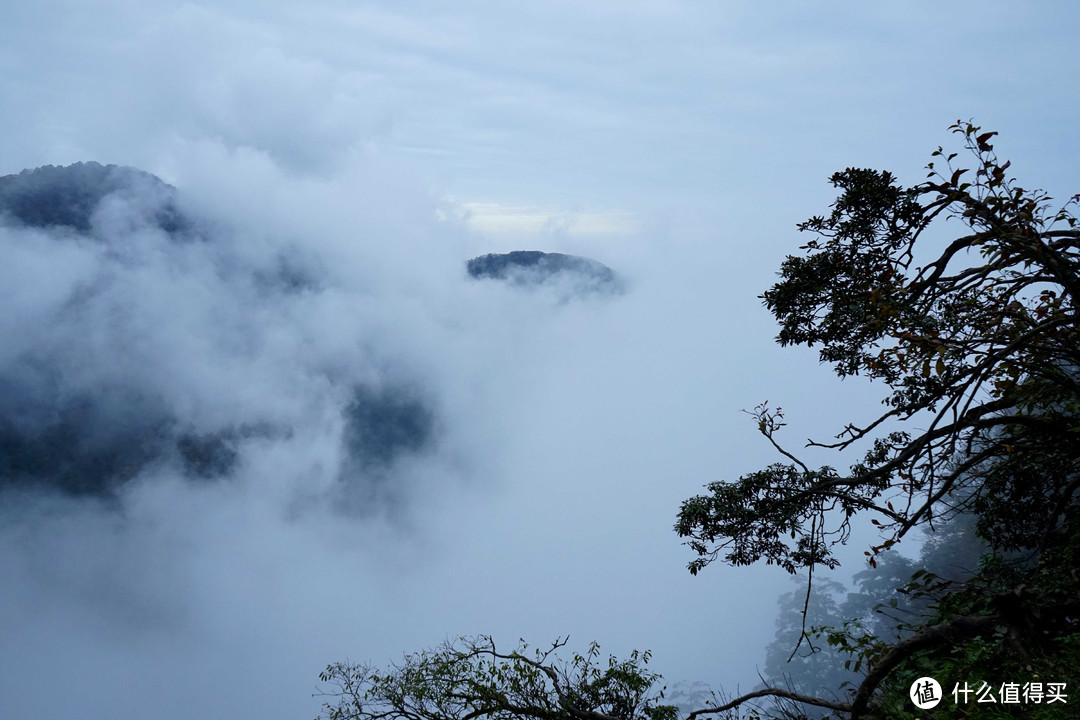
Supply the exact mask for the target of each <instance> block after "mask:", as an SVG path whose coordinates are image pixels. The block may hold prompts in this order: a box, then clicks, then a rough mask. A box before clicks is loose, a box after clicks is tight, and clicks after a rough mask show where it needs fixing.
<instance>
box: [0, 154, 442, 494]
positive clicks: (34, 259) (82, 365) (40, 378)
mask: <svg viewBox="0 0 1080 720" xmlns="http://www.w3.org/2000/svg"><path fill="white" fill-rule="evenodd" d="M178 197H179V194H178V191H177V189H176V188H174V187H172V186H171V185H169V184H167V183H165V182H163V181H162V180H160V179H159V178H157V177H156V176H154V175H152V174H150V173H147V172H143V171H141V170H137V169H134V168H129V167H120V166H116V165H102V164H100V163H96V162H84V163H76V164H74V165H70V166H67V167H56V166H51V165H49V166H45V167H40V168H37V169H34V170H24V171H22V172H20V173H18V174H15V175H7V176H4V177H0V257H5V258H6V259H7V260H8V261H10V262H12V263H13V262H16V261H19V262H22V263H24V265H23V267H25V268H27V270H19V269H16V268H18V267H19V266H17V265H14V264H10V265H9V269H8V271H7V272H6V274H0V298H7V299H8V300H7V301H6V302H4V303H3V304H2V305H0V329H8V330H7V334H8V335H9V337H7V338H6V339H5V342H4V346H3V347H0V489H3V488H22V489H34V490H37V491H40V492H48V493H60V494H64V495H69V496H96V497H106V498H107V497H112V496H114V495H115V493H116V492H117V490H118V489H120V488H121V487H122V486H123V485H124V484H125V483H127V482H129V481H130V480H132V479H133V478H136V477H138V476H140V474H146V473H157V472H167V473H169V472H171V473H172V474H174V475H180V476H182V477H184V478H186V479H187V480H188V481H191V482H210V481H220V480H224V479H227V478H229V477H230V476H232V475H233V474H234V473H235V472H237V469H238V468H239V467H240V465H241V464H242V462H243V458H244V453H245V450H246V449H248V448H250V447H252V446H254V445H257V444H262V446H263V447H265V446H266V443H268V442H271V441H281V440H287V439H288V438H291V437H292V436H293V433H294V431H295V429H296V428H294V427H291V426H290V424H289V423H290V422H293V421H290V420H282V419H280V418H278V419H277V420H273V421H271V420H268V419H262V418H260V417H258V413H260V412H264V410H263V409H262V408H263V407H264V405H271V406H272V403H264V402H262V400H261V398H263V397H266V396H271V397H272V396H273V395H274V394H275V393H284V392H285V391H287V389H288V388H287V387H285V388H283V386H287V385H289V384H295V378H293V377H292V376H290V375H288V371H289V370H291V369H292V368H291V366H290V367H288V369H287V370H281V371H279V372H281V373H283V374H282V375H270V376H269V377H267V376H259V377H258V378H255V377H253V376H254V375H255V369H257V368H264V367H265V366H264V365H260V362H261V360H262V358H261V357H260V356H259V354H258V352H259V351H258V348H259V346H260V343H263V342H264V340H263V339H262V338H265V337H267V336H273V337H280V335H281V333H285V332H293V331H296V332H299V333H301V334H302V333H303V332H304V330H305V328H306V327H307V325H305V324H304V323H305V322H314V321H315V319H314V318H308V319H307V320H306V321H305V319H304V317H303V316H300V317H299V318H298V319H296V318H295V313H297V312H299V311H297V310H296V308H297V307H298V306H301V305H302V306H303V307H308V306H307V305H303V303H304V302H306V301H307V299H308V298H310V296H311V295H317V294H318V293H321V292H323V291H324V290H326V289H327V288H325V287H323V286H322V284H321V280H320V278H319V277H318V272H319V270H318V263H317V262H313V261H311V260H310V258H308V257H306V256H304V255H303V253H301V252H299V251H297V250H296V249H295V248H290V247H286V248H284V249H283V250H280V251H278V252H277V254H276V255H274V254H273V252H274V251H268V253H269V255H268V256H267V257H253V256H252V255H251V254H244V253H243V252H238V251H237V250H236V248H238V247H242V246H241V245H239V244H238V243H235V242H230V241H229V239H228V238H227V237H226V233H227V232H228V230H227V229H226V228H222V227H220V226H219V225H215V224H213V223H207V222H204V221H203V220H202V219H200V218H198V217H193V216H191V215H190V214H187V213H185V212H183V211H182V210H181V209H180V204H179V200H178ZM211 227H212V228H215V229H214V230H213V231H212V232H211V231H209V230H207V229H206V228H211ZM148 230H149V231H150V232H149V233H147V232H146V231H148ZM154 233H157V234H158V236H159V237H156V236H155V235H154ZM215 233H216V234H215ZM129 236H130V237H137V238H140V242H138V243H134V244H132V243H128V242H127V238H128V237H129ZM83 239H86V240H88V241H89V242H82V240H83ZM191 240H198V241H199V242H189V241H191ZM31 275H34V276H33V277H30V276H31ZM5 278H7V279H8V280H9V281H10V282H8V283H7V284H8V285H9V286H10V287H7V288H5V287H3V285H4V282H5ZM305 294H307V295H306V296H305ZM267 308H276V309H280V310H281V313H282V314H283V315H286V316H289V318H290V319H289V320H282V319H281V318H280V317H279V316H277V315H275V314H274V313H272V312H266V309H267ZM290 322H293V323H294V325H290V324H289V323H290ZM295 323H300V325H299V326H298V327H297V326H296V325H295ZM188 348H197V351H192V352H191V353H190V354H189V353H188ZM177 355H183V358H184V359H182V360H178V359H176V356H177ZM133 358H137V359H133ZM287 359H288V360H289V361H290V362H295V363H296V365H297V367H298V368H299V370H300V371H302V372H307V368H308V367H309V365H308V364H310V367H315V368H317V369H316V370H315V371H313V374H315V375H318V374H319V373H320V372H321V373H324V375H322V376H320V377H317V378H316V379H315V380H314V381H313V384H314V386H315V387H317V388H318V389H319V390H320V391H321V392H323V393H324V394H323V395H321V396H320V402H322V403H324V408H323V409H316V410H314V411H312V412H313V413H314V414H317V415H318V416H319V417H320V418H325V417H327V416H329V417H334V416H335V415H336V416H337V418H338V422H337V424H336V425H334V424H331V425H329V427H330V428H331V431H333V428H334V427H337V428H339V430H338V433H339V436H338V437H337V438H336V440H337V444H338V451H337V453H336V454H335V455H334V458H335V459H336V462H337V464H338V467H337V470H336V474H337V477H338V480H339V485H341V486H342V487H343V488H346V489H347V488H349V487H352V488H359V489H360V490H361V492H351V491H348V490H346V493H347V494H351V495H353V496H359V497H362V498H364V500H365V501H370V500H372V499H373V498H374V499H379V498H380V497H382V496H384V495H386V493H383V492H382V491H381V490H380V491H379V492H373V491H372V490H371V489H372V488H374V487H382V486H384V485H385V484H386V483H387V482H388V480H387V479H388V478H389V477H390V475H391V474H392V471H393V470H394V468H395V466H396V464H397V463H399V462H400V461H402V460H403V459H404V458H407V457H409V456H413V455H419V454H422V453H425V452H427V451H428V450H429V449H430V448H431V447H432V446H433V443H434V437H435V432H434V428H435V426H436V416H435V412H434V410H433V409H432V403H431V401H430V399H429V395H428V394H425V393H424V392H423V391H422V389H421V388H420V387H419V383H416V382H410V381H408V380H403V379H401V378H400V377H394V378H387V377H380V376H378V375H377V374H376V375H375V376H374V377H371V372H370V370H368V371H367V372H368V374H367V375H363V376H362V375H361V372H360V370H357V371H356V372H355V374H352V375H350V372H349V369H348V368H344V369H341V368H334V369H332V370H324V369H322V368H320V367H319V360H318V358H317V357H314V358H309V357H304V356H303V355H300V357H299V358H298V359H297V358H295V357H294V356H288V358H287ZM229 366H233V367H239V368H241V371H240V372H241V376H242V377H250V378H252V379H251V380H250V389H246V388H245V387H241V386H243V384H244V382H247V380H245V381H243V382H241V383H240V386H238V388H237V389H238V392H237V393H236V396H237V397H240V398H244V397H246V395H245V393H248V395H247V396H251V395H254V396H256V397H258V398H259V400H258V401H257V402H253V403H252V405H253V407H252V408H248V407H246V406H243V404H242V403H241V407H240V408H239V411H238V412H235V413H233V414H234V415H239V416H245V415H246V416H252V415H254V416H255V418H254V419H253V420H250V421H247V420H244V421H231V420H221V419H214V420H208V419H207V416H211V417H214V416H215V413H214V412H202V413H201V414H200V412H199V411H200V410H203V411H205V410H206V408H207V407H210V408H212V409H213V410H214V411H215V412H217V416H221V415H224V416H226V417H227V416H229V414H230V412H232V410H234V408H233V407H231V406H230V403H231V404H232V405H235V404H236V402H235V401H234V400H231V399H230V398H229V397H221V395H220V394H221V389H220V388H219V387H218V385H219V383H218V381H217V380H216V379H215V378H217V377H218V376H219V372H220V371H219V370H218V368H219V367H229ZM245 373H246V375H245ZM361 376H362V377H364V378H365V379H364V380H360V379H359V378H360V377H361ZM260 382H262V383H264V384H263V385H259V383H260ZM256 405H257V407H255V406H256ZM223 407H224V408H225V409H224V410H222V408H223ZM286 417H289V416H288V415H287V414H286ZM299 422H302V421H299ZM332 472H333V471H332Z"/></svg>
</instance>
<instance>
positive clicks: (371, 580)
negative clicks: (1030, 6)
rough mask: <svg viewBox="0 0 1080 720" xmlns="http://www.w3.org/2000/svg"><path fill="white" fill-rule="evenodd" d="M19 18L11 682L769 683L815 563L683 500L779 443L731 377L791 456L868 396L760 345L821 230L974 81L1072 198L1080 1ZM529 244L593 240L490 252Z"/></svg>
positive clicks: (286, 685) (932, 137)
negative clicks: (452, 650) (782, 420)
mask: <svg viewBox="0 0 1080 720" xmlns="http://www.w3.org/2000/svg"><path fill="white" fill-rule="evenodd" d="M8 15H9V16H8V17H7V18H5V22H4V23H0V41H2V42H0V47H3V48H4V50H3V51H2V52H0V67H2V68H3V69H4V72H3V73H0V116H2V117H3V119H4V127H5V133H4V136H3V137H2V138H0V176H4V177H2V178H0V338H2V339H3V341H2V342H0V573H2V575H3V577H4V582H3V583H0V638H3V641H2V643H0V716H3V717H5V718H7V717H12V718H22V717H35V718H43V719H45V720H51V719H54V718H55V719H59V718H72V717H78V718H88V719H93V718H117V717H153V718H163V719H165V720H169V719H171V718H189V717H239V718H246V717H252V718H254V717H259V718H295V717H302V718H304V717H306V718H310V717H314V716H315V715H316V714H317V713H318V711H319V707H320V699H319V698H318V697H313V694H314V693H316V692H317V691H318V688H317V676H318V673H319V671H320V670H322V669H323V668H324V667H325V666H326V665H327V664H328V663H331V662H334V661H337V660H343V659H346V658H348V659H352V660H356V661H372V662H374V663H378V664H385V663H388V662H390V661H393V660H394V659H397V658H400V656H401V655H402V654H403V653H405V652H411V651H415V650H419V649H422V648H425V647H430V646H433V645H436V644H438V643H439V642H441V641H442V640H444V639H446V638H452V637H456V636H459V635H468V634H476V633H486V634H491V635H493V636H494V637H495V639H496V640H497V641H498V642H500V644H504V645H512V644H514V642H515V641H516V640H517V639H518V638H524V639H525V640H526V641H528V642H529V643H531V644H533V645H545V644H547V643H549V642H551V641H553V640H555V639H556V638H557V637H562V636H566V635H569V636H570V642H569V646H570V647H571V648H573V649H581V648H584V647H586V646H587V645H588V643H589V642H591V641H594V640H595V641H597V642H599V643H600V645H601V648H602V650H603V651H604V652H608V651H610V652H613V653H616V654H619V655H625V654H626V653H627V652H629V651H630V650H632V649H634V648H639V649H651V650H652V651H653V652H654V655H653V661H652V663H651V665H650V667H652V668H654V669H655V670H656V671H658V672H660V673H662V674H663V675H664V678H665V682H666V683H668V684H669V685H670V684H673V683H676V682H680V681H681V682H686V683H690V682H694V681H703V682H706V683H709V684H710V685H711V686H712V687H713V688H714V689H718V690H720V689H722V690H724V691H727V692H735V691H737V690H739V689H742V690H744V691H745V690H749V689H750V688H751V687H752V686H755V685H756V684H757V682H758V677H757V667H758V666H759V665H760V664H761V663H762V662H763V658H764V649H765V646H766V644H767V643H768V642H769V640H770V639H771V637H772V634H773V630H774V622H775V612H776V599H777V597H778V596H779V595H780V594H781V593H783V592H785V591H787V590H788V589H789V588H790V585H789V582H790V581H789V579H788V578H787V577H786V576H785V575H784V573H783V572H782V571H778V570H777V569H776V568H768V567H750V568H728V567H720V566H714V567H710V568H709V569H708V570H707V571H706V572H704V573H702V574H701V575H700V576H697V577H691V576H690V575H689V573H688V572H687V570H686V563H687V562H688V561H689V560H690V559H691V557H690V551H689V550H688V549H687V548H684V547H682V546H681V545H680V543H679V539H678V538H677V537H676V536H675V534H674V532H673V531H672V526H673V524H674V521H675V515H676V512H677V510H678V507H679V504H680V503H681V501H682V500H684V499H685V498H687V497H690V496H692V495H694V494H697V493H698V492H699V491H700V489H701V486H702V485H704V484H706V483H708V482H711V481H713V480H717V479H724V478H736V477H738V476H739V475H740V474H742V473H745V472H749V471H752V470H755V469H758V468H759V467H761V466H762V465H764V464H766V463H769V462H772V461H773V460H775V454H774V453H773V452H772V451H771V448H770V447H769V446H768V443H767V442H766V441H765V440H764V439H763V438H761V437H760V436H759V435H758V434H757V432H756V428H755V426H754V423H753V421H752V420H751V419H750V418H749V417H748V416H746V415H745V414H744V413H742V412H741V411H742V410H745V409H750V408H753V407H754V406H756V405H757V404H758V403H760V402H762V401H765V400H769V401H770V405H771V406H776V405H782V406H783V407H784V409H785V413H786V418H787V420H788V422H789V424H790V427H788V428H786V429H785V437H782V438H781V440H784V441H787V442H790V444H791V446H792V447H793V448H797V447H798V446H799V445H801V444H802V442H804V441H805V438H807V437H811V436H813V437H815V438H822V437H824V438H827V437H828V436H829V435H831V434H832V433H833V432H835V431H838V430H839V429H840V428H842V427H843V424H844V423H845V422H847V421H851V420H853V419H862V418H865V417H867V416H869V415H872V414H874V410H875V409H876V408H877V407H878V405H877V403H878V400H879V399H880V398H879V394H878V388H875V387H873V386H869V385H865V384H859V383H858V382H857V381H856V382H852V381H848V382H844V383H837V382H836V381H835V377H834V376H833V375H832V374H831V372H830V369H829V368H827V367H821V366H819V365H818V362H817V357H816V354H815V353H814V352H813V351H812V350H803V349H799V350H792V349H790V348H789V349H783V350H781V349H780V348H778V347H777V346H776V345H775V343H774V340H773V336H774V334H775V327H774V324H773V321H772V318H771V317H770V316H769V314H768V313H767V311H765V309H764V308H763V307H762V306H761V304H760V300H759V299H758V296H759V295H760V294H761V293H762V292H763V291H764V290H766V289H767V288H768V287H769V286H770V285H771V284H772V283H773V282H774V281H775V277H776V276H775V271H776V269H777V268H778V267H779V264H780V262H781V261H782V259H783V258H784V256H785V255H787V254H788V253H792V252H795V251H796V249H797V247H798V245H799V244H801V243H802V242H804V241H805V239H803V238H800V236H799V234H798V233H797V232H796V231H795V229H794V228H795V225H796V223H798V222H801V221H803V220H805V219H806V218H807V217H809V216H810V215H812V214H818V213H821V212H823V211H825V208H827V206H828V203H829V202H830V201H831V199H832V190H831V188H829V187H828V185H827V182H826V178H827V177H828V176H829V175H830V174H831V173H832V172H834V171H836V170H839V169H842V168H843V167H847V166H867V167H876V168H880V169H889V170H893V171H894V172H896V174H897V176H898V177H900V178H901V180H902V181H903V182H918V181H919V180H921V178H922V177H923V176H924V174H925V173H924V171H923V165H924V164H925V161H926V159H927V158H928V154H929V152H930V151H931V150H933V149H934V148H935V147H937V146H938V145H941V144H944V143H946V142H947V141H948V139H949V138H948V137H947V134H946V131H945V128H946V127H947V126H948V124H949V123H951V122H953V121H955V120H956V119H957V118H958V117H964V118H967V117H972V116H974V117H976V119H977V121H979V122H980V123H982V124H983V125H985V126H986V127H988V128H992V129H994V130H998V131H1000V133H1001V135H1000V137H1001V143H1000V144H999V145H998V149H999V151H1000V152H1001V154H1002V157H1006V156H1008V157H1011V158H1012V159H1013V160H1014V164H1013V167H1014V168H1015V169H1016V170H1017V172H1018V174H1020V175H1022V176H1023V177H1024V178H1031V181H1030V182H1028V181H1027V180H1025V182H1026V183H1027V184H1028V185H1040V186H1043V187H1046V188H1047V190H1048V191H1049V192H1050V193H1051V194H1052V195H1057V196H1059V197H1063V196H1064V195H1063V193H1064V191H1063V190H1061V188H1065V190H1071V191H1073V192H1075V189H1074V188H1072V187H1071V185H1072V184H1075V183H1073V182H1072V180H1073V178H1071V177H1069V176H1068V168H1074V167H1076V164H1077V163H1076V162H1075V160H1077V159H1078V158H1080V145H1078V144H1077V142H1076V138H1075V133H1073V132H1072V129H1073V128H1074V127H1075V126H1076V120H1077V117H1076V115H1077V107H1076V105H1075V103H1074V102H1073V101H1072V99H1071V98H1069V97H1068V96H1067V94H1066V93H1063V92H1061V90H1060V88H1062V87H1072V86H1074V85H1075V84H1076V83H1075V80H1076V78H1075V75H1076V68H1077V67H1080V64H1078V63H1076V62H1073V61H1068V60H1067V58H1068V57H1073V56H1074V55H1075V52H1076V50H1075V43H1074V42H1073V41H1074V38H1073V37H1072V35H1071V34H1070V33H1069V28H1073V27H1075V17H1074V16H1075V10H1074V9H1073V8H1072V7H1071V6H1068V7H1066V6H1065V5H1062V6H1061V7H1057V6H1053V9H1052V10H1045V11H1044V12H1042V13H1040V14H1039V15H1038V16H1037V17H1036V14H1034V13H1027V12H1025V11H1024V10H1022V9H1017V8H1015V7H1014V6H1012V5H1011V4H1007V3H997V4H995V3H991V4H989V5H987V4H986V3H980V4H978V5H977V6H976V5H975V4H973V3H970V4H969V3H961V4H959V5H957V6H955V7H950V8H947V9H944V10H943V9H941V8H940V7H939V6H937V5H931V4H929V3H914V4H910V5H908V6H905V8H904V9H896V8H869V7H866V6H865V5H864V4H858V3H848V4H843V3H842V4H841V6H838V7H837V8H836V9H830V10H828V11H823V10H821V9H820V8H814V9H803V8H799V9H792V8H783V9H762V8H760V7H759V6H758V5H754V4H751V3H733V4H731V5H730V6H727V5H725V6H724V7H723V8H721V7H719V6H717V7H715V8H714V7H706V6H704V5H701V4H698V3H692V2H670V3H651V2H636V3H629V4H626V3H623V4H619V5H618V6H617V7H616V6H615V5H613V4H610V3H598V4H595V3H594V4H590V5H589V6H588V7H579V6H578V5H574V4H567V3H551V4H546V5H543V6H540V5H537V6H536V7H517V6H514V7H511V6H508V5H505V4H501V3H490V2H486V1H484V0H478V1H476V2H468V3H463V4H460V5H458V6H455V8H454V9H453V10H449V9H441V8H436V7H434V6H431V7H425V8H404V7H399V6H397V5H393V4H389V3H383V2H370V3H360V4H356V3H351V2H350V3H341V2H334V1H331V0H327V1H326V2H318V3H315V4H313V5H307V6H304V7H301V6H298V5H295V4H279V3H273V2H269V3H260V4H251V3H244V2H221V3H175V2H171V1H169V0H162V1H161V2H149V3H139V4H131V3H122V2H106V3H95V4H92V5H90V4H81V3H68V2H59V1H58V2H51V1H50V2H42V3H34V4H32V5H25V6H20V8H19V9H18V10H17V11H16V10H14V9H13V10H12V11H11V12H10V13H9V14H8ZM1004 46H1007V47H1009V48H1011V52H1013V53H1014V56H1013V57H1011V58H1010V61H1009V62H1010V64H1009V65H1008V67H1009V71H1008V72H1004V71H1003V72H1002V73H1000V74H999V75H998V76H996V77H997V79H996V80H995V83H996V84H994V86H993V87H991V86H990V85H989V84H988V81H987V79H986V78H987V74H986V68H987V67H990V66H993V67H997V66H998V65H999V64H1000V63H999V60H1000V57H999V55H998V52H999V50H998V49H999V48H1000V47H1004ZM942 48H949V50H948V52H945V53H944V55H945V56H951V57H963V58H966V60H965V62H962V63H961V62H956V63H952V62H949V63H944V66H943V63H942V62H941V61H940V57H942V53H943V52H944V51H943V50H942ZM1074 60H1075V58H1074ZM928 77H929V78H932V80H927V78H928ZM1017 98H1024V102H1017ZM76 163H82V164H81V165H76ZM49 166H51V167H49ZM35 168H43V169H41V170H37V171H36V172H27V173H23V174H21V175H20V173H21V172H22V171H23V170H33V169H35ZM1025 186H1027V185H1025ZM515 251H535V252H543V253H549V254H557V256H565V257H569V256H572V257H575V258H584V259H583V260H580V261H573V262H569V263H566V262H564V261H551V263H549V264H550V265H551V267H554V268H555V271H553V272H551V273H548V272H547V270H545V271H544V272H543V273H541V274H540V275H535V274H534V271H533V270H529V269H528V268H525V269H521V268H519V269H516V270H514V271H513V272H510V273H509V274H507V273H503V272H502V271H501V270H498V271H495V270H492V272H479V271H478V272H474V273H472V274H470V266H469V265H468V263H469V261H470V260H474V259H476V258H483V257H484V256H485V255H488V254H500V255H502V256H504V257H505V256H506V254H507V253H512V252H515ZM557 256H548V257H549V259H550V258H552V257H557ZM523 257H533V258H535V257H536V256H523ZM499 262H502V261H499ZM497 266H498V263H496V264H495V265H492V266H490V267H492V268H495V267H497ZM582 268H586V270H585V271H584V274H582V272H583V271H582ZM588 268H592V269H593V270H592V271H589V270H587V269H588ZM597 268H604V270H599V269H597ZM548 269H551V268H548ZM607 271H610V273H611V276H610V278H614V279H613V280H610V282H609V279H607V278H609V276H608V275H606V274H605V273H606V272H607ZM590 272H592V273H593V274H592V275H590V274H589V273H590ZM856 380H857V379H856ZM806 460H807V461H808V462H810V463H815V462H816V463H818V464H826V463H827V464H834V465H842V464H843V460H842V459H837V458H835V457H833V456H832V455H827V454H820V453H819V454H815V453H810V454H809V455H808V456H806ZM856 544H857V543H856ZM862 549H864V548H863V546H862V545H860V546H858V547H854V546H853V547H852V548H851V556H850V558H848V557H845V558H844V561H845V571H847V570H848V569H849V568H850V569H851V570H855V569H858V567H859V566H858V562H859V558H861V557H862Z"/></svg>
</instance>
